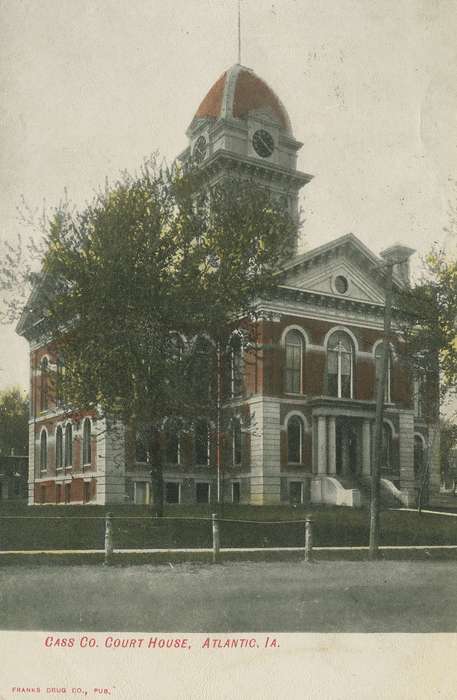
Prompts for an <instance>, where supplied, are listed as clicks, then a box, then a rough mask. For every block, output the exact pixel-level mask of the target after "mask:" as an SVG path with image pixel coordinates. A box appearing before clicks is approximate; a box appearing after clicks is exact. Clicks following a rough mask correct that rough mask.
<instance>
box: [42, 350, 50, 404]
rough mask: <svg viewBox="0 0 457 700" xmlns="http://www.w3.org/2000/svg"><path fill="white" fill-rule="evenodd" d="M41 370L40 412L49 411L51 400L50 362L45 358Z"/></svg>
mask: <svg viewBox="0 0 457 700" xmlns="http://www.w3.org/2000/svg"><path fill="white" fill-rule="evenodd" d="M40 370H41V377H40V411H47V410H48V398H49V397H48V392H49V362H48V358H47V357H43V359H42V360H41V365H40Z"/></svg>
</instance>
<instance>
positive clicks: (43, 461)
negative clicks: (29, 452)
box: [40, 430, 48, 472]
mask: <svg viewBox="0 0 457 700" xmlns="http://www.w3.org/2000/svg"><path fill="white" fill-rule="evenodd" d="M47 468H48V434H47V432H46V430H42V431H41V436H40V470H41V471H42V472H45V471H46V469H47Z"/></svg>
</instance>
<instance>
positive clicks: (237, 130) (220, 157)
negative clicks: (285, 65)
mask: <svg viewBox="0 0 457 700" xmlns="http://www.w3.org/2000/svg"><path fill="white" fill-rule="evenodd" d="M186 135H187V137H188V139H189V143H188V146H187V148H186V149H185V150H184V151H183V152H182V153H181V155H180V156H179V160H181V162H183V163H187V162H189V161H190V160H191V159H192V161H193V162H194V163H196V164H197V165H198V166H199V167H200V168H201V169H202V170H203V171H204V174H205V175H206V177H207V179H208V182H209V184H210V185H212V184H215V183H216V182H218V181H219V180H221V179H223V178H224V177H227V175H231V176H234V175H235V176H236V177H240V178H242V179H246V181H255V182H257V183H258V184H259V185H260V186H263V187H268V188H269V189H270V190H271V191H272V193H273V194H274V195H275V196H278V198H280V199H281V201H282V202H283V203H284V204H285V205H286V206H287V207H288V209H289V211H290V213H291V215H292V216H293V218H294V219H295V221H296V222H297V224H298V193H299V190H300V188H301V187H303V185H305V184H306V183H307V182H309V181H310V180H311V179H312V176H311V175H307V174H306V173H302V172H300V171H298V170H297V153H298V151H299V150H300V148H301V146H302V145H303V144H302V143H300V142H299V141H297V140H296V139H295V138H294V136H293V133H292V126H291V123H290V119H289V116H288V114H287V112H286V109H285V107H284V105H283V104H282V102H281V101H280V100H279V98H278V97H277V96H276V94H275V93H274V92H273V90H272V89H271V88H270V87H269V86H268V85H267V84H266V83H265V82H264V81H263V80H262V79H261V78H259V77H258V76H257V75H256V74H255V73H254V71H253V70H251V69H250V68H246V67H245V66H242V65H240V64H239V63H237V64H235V65H234V66H232V67H231V68H229V69H228V70H227V71H225V73H223V74H222V75H221V76H220V78H219V79H218V80H217V81H216V82H215V83H214V85H213V86H212V88H211V89H210V90H209V92H208V93H207V95H206V96H205V97H204V99H203V100H202V102H201V103H200V106H199V107H198V109H197V111H196V113H195V116H194V118H193V119H192V121H191V123H190V126H189V128H188V129H187V132H186ZM295 248H296V246H295ZM293 253H296V249H295V250H294V251H293Z"/></svg>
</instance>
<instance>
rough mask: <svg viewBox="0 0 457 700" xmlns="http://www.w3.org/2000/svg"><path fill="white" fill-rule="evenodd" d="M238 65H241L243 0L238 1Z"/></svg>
mask: <svg viewBox="0 0 457 700" xmlns="http://www.w3.org/2000/svg"><path fill="white" fill-rule="evenodd" d="M238 63H239V64H241V0H238Z"/></svg>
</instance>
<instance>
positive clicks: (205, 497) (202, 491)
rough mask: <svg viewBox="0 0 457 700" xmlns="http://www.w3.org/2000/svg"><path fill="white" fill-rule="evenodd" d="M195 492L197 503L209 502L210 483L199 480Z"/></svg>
mask: <svg viewBox="0 0 457 700" xmlns="http://www.w3.org/2000/svg"><path fill="white" fill-rule="evenodd" d="M195 494H196V499H197V503H209V484H208V483H207V482H197V484H196V485H195Z"/></svg>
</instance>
